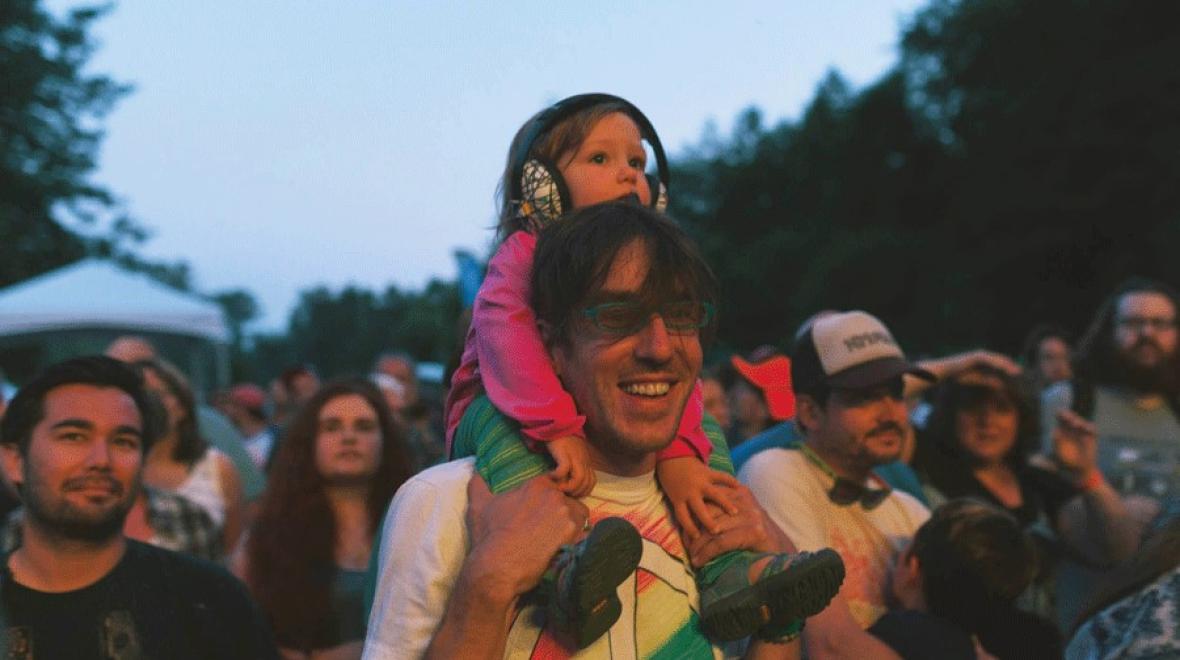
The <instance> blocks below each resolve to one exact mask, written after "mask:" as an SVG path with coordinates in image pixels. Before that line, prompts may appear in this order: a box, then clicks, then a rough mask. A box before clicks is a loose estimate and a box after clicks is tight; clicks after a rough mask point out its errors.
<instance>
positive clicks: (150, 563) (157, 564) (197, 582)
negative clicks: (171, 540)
mask: <svg viewBox="0 0 1180 660" xmlns="http://www.w3.org/2000/svg"><path fill="white" fill-rule="evenodd" d="M127 555H128V560H129V562H130V564H131V567H132V569H133V570H135V571H136V572H142V574H143V577H144V579H151V577H150V575H151V573H150V572H149V571H151V572H158V573H159V574H160V575H162V576H163V577H164V578H165V579H167V580H169V581H175V580H179V581H184V582H187V583H191V584H192V585H194V586H201V585H204V586H218V585H221V584H228V585H240V584H241V582H240V581H239V580H238V579H237V578H236V577H234V576H233V575H231V574H230V572H229V571H227V570H226V569H225V568H224V567H223V566H221V565H220V564H217V563H214V562H212V561H209V560H207V559H202V558H200V557H194V556H193V555H190V554H186V553H183V552H175V551H173V550H167V549H164V548H160V547H157V546H154V545H151V544H148V543H143V542H141V541H136V540H134V539H127ZM149 567H151V568H149ZM152 568H154V570H152Z"/></svg>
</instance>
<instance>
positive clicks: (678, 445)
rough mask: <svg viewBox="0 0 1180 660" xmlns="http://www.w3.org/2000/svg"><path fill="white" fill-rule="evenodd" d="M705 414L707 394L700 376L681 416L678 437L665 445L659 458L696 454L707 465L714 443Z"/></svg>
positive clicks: (665, 458) (677, 431)
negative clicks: (705, 426)
mask: <svg viewBox="0 0 1180 660" xmlns="http://www.w3.org/2000/svg"><path fill="white" fill-rule="evenodd" d="M704 416H705V396H704V394H703V393H702V392H701V381H700V379H699V378H698V379H697V382H696V384H695V385H693V387H692V394H691V395H690V396H689V397H688V403H687V404H686V405H685V406H684V414H683V415H681V416H680V428H678V429H677V430H676V438H675V439H673V440H672V444H670V445H668V446H667V447H664V448H663V450H661V451H660V453H659V454H658V455H657V459H658V460H661V461H663V460H667V459H669V458H680V457H681V456H695V457H697V458H699V459H701V460H702V461H704V462H705V464H706V465H707V464H708V463H709V454H710V453H712V451H713V444H712V443H710V442H709V437H708V436H706V435H705V429H704V427H702V426H701V420H702V419H703V418H704Z"/></svg>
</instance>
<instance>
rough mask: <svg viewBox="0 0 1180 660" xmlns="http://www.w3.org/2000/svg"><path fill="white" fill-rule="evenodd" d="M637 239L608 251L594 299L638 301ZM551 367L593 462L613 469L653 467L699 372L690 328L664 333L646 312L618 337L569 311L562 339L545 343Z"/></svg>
mask: <svg viewBox="0 0 1180 660" xmlns="http://www.w3.org/2000/svg"><path fill="white" fill-rule="evenodd" d="M647 269H648V263H647V254H646V252H645V250H644V246H643V244H642V243H640V242H639V241H635V242H632V243H630V244H628V245H627V246H626V247H624V248H623V249H622V250H620V251H619V252H618V254H617V255H616V256H615V259H614V261H613V263H612V264H611V268H610V272H609V274H608V275H607V277H606V281H605V282H604V283H603V286H602V289H601V290H600V291H599V292H598V294H597V295H596V296H594V302H591V303H590V304H595V302H598V301H602V302H626V301H633V300H636V299H637V298H638V295H639V291H640V289H641V287H642V286H643V282H644V280H645V278H646V276H647ZM550 354H551V357H552V358H553V363H554V368H555V370H556V371H557V374H558V376H559V377H560V378H561V381H562V383H563V384H564V385H565V388H566V390H567V391H569V393H570V395H571V396H572V397H573V399H574V402H575V404H576V405H577V408H578V412H580V413H582V414H583V415H585V416H586V435H587V437H588V438H589V440H590V448H591V452H592V454H593V455H594V456H595V459H596V462H597V463H598V465H599V467H602V468H606V469H608V470H610V471H614V472H616V473H626V472H641V471H646V470H650V469H652V467H654V462H655V454H654V452H656V451H657V450H659V449H662V448H664V447H665V446H667V445H668V443H669V442H671V441H672V438H673V437H674V436H675V434H676V429H677V428H678V426H679V424H680V416H681V414H682V413H683V412H684V406H685V404H686V403H687V402H688V397H689V394H690V393H691V392H692V388H693V384H694V383H695V381H696V377H697V374H698V373H699V372H700V369H701V357H702V356H701V343H700V337H699V335H698V334H697V333H696V332H681V333H671V332H669V331H668V328H667V327H666V326H665V325H664V320H663V318H662V317H661V316H660V315H659V314H655V313H653V314H652V315H651V316H650V318H648V320H647V322H646V324H645V325H644V326H643V327H641V328H640V329H639V330H637V331H635V332H633V333H631V334H627V335H623V336H619V335H615V334H610V333H608V332H606V331H603V330H600V329H598V328H597V327H596V326H595V325H594V324H593V322H591V321H590V319H588V318H585V317H584V316H583V315H582V313H581V309H580V308H579V309H576V310H574V313H573V317H572V320H571V327H570V330H569V336H568V341H563V340H562V339H557V340H556V341H554V342H552V343H551V346H550Z"/></svg>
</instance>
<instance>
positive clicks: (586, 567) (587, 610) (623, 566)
mask: <svg viewBox="0 0 1180 660" xmlns="http://www.w3.org/2000/svg"><path fill="white" fill-rule="evenodd" d="M642 555H643V540H642V539H641V538H640V536H639V532H638V531H636V529H635V527H634V526H633V525H632V524H631V523H629V522H627V521H626V520H623V519H622V518H604V519H603V520H601V521H599V522H598V524H596V525H595V526H594V529H592V530H590V536H589V537H587V539H586V549H585V551H584V552H583V553H582V556H581V557H579V558H578V567H577V573H576V574H575V575H574V576H573V588H574V593H575V595H574V601H575V606H576V607H577V613H578V616H576V618H577V619H578V620H579V621H578V625H577V626H576V629H575V630H574V631H572V632H573V636H574V641H575V642H576V643H577V644H578V648H585V647H587V646H589V645H590V644H591V643H593V642H594V640H596V639H598V638H599V637H601V636H602V635H604V634H605V633H606V631H607V630H610V627H611V626H613V625H614V624H615V622H616V621H618V620H619V615H620V614H621V613H622V611H623V605H622V603H621V602H619V596H618V594H617V593H616V590H617V589H618V587H619V585H620V584H622V583H623V581H624V580H626V579H627V578H628V577H630V576H631V574H632V573H634V572H635V568H636V567H637V566H638V565H639V559H640V557H641V556H642Z"/></svg>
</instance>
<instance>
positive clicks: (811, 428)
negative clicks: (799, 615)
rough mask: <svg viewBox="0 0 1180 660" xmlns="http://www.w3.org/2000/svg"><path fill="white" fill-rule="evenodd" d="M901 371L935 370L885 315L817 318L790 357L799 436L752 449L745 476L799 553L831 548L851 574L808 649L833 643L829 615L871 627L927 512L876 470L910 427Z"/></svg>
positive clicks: (814, 625)
mask: <svg viewBox="0 0 1180 660" xmlns="http://www.w3.org/2000/svg"><path fill="white" fill-rule="evenodd" d="M907 374H912V375H913V376H917V377H919V378H923V379H926V380H932V379H933V378H934V376H933V375H932V374H931V373H930V372H928V371H926V370H924V369H921V368H919V367H917V366H915V365H913V364H911V363H910V362H908V361H907V360H906V358H905V355H904V354H903V353H902V351H901V348H900V347H899V346H898V345H897V342H895V341H894V339H893V336H892V335H891V334H890V332H889V330H888V329H887V328H886V327H885V325H884V324H882V323H881V321H879V320H877V319H876V318H875V317H873V316H871V315H869V314H867V313H865V312H861V311H853V312H844V313H835V314H827V315H824V316H821V317H819V318H817V319H816V320H815V321H814V323H812V324H811V326H810V327H809V328H807V329H806V330H805V331H804V332H803V333H802V334H801V335H800V336H799V337H798V338H797V340H796V343H795V350H794V354H793V355H792V359H791V380H792V383H793V384H794V387H795V423H796V425H797V426H798V429H799V431H800V433H801V435H802V441H801V442H799V443H797V444H794V445H792V446H790V447H787V448H770V449H766V450H764V451H762V452H759V453H757V454H754V455H753V456H751V457H750V458H749V459H748V460H747V461H746V463H745V465H744V466H743V467H742V469H741V471H740V472H739V473H738V478H739V479H740V480H741V481H742V483H744V484H746V485H747V486H749V487H750V490H752V491H753V492H754V496H755V497H756V498H757V499H758V501H759V502H760V503H761V504H762V506H763V507H765V508H766V511H767V513H768V514H769V515H770V517H771V519H772V520H774V522H775V523H776V524H778V526H779V527H781V528H782V529H783V531H784V532H786V533H787V536H788V537H790V539H791V541H793V542H794V543H795V545H796V546H797V547H798V548H799V549H800V550H815V549H818V548H823V547H832V548H834V549H835V550H836V551H837V552H839V553H840V556H841V557H842V558H843V559H844V565H845V566H846V567H847V577H846V578H845V580H844V586H843V587H842V588H841V589H840V595H839V596H837V598H836V599H835V600H833V602H832V605H831V606H830V607H828V609H827V610H825V612H824V613H822V614H820V615H818V616H816V617H814V618H813V619H812V620H811V622H810V623H809V625H808V626H807V628H804V631H803V635H804V640H805V643H806V644H807V646H808V649H809V653H811V654H812V655H813V657H822V655H823V652H824V650H825V649H826V650H830V649H831V647H829V646H827V645H826V643H827V641H828V640H824V639H823V633H824V632H825V631H826V630H828V628H827V627H826V626H824V625H822V624H823V619H824V618H825V617H829V616H831V615H832V614H833V613H842V614H843V616H845V617H846V616H848V613H849V612H851V616H852V618H853V619H855V621H856V623H857V624H859V626H860V627H861V628H868V627H869V626H870V625H872V623H873V622H874V621H875V620H876V619H877V618H879V617H880V616H881V615H882V614H884V613H885V610H886V602H885V592H886V588H887V586H888V584H889V579H888V577H889V568H890V567H891V566H892V565H893V560H894V557H895V556H896V554H897V553H898V552H899V551H901V550H902V549H903V548H904V547H905V545H906V544H907V543H908V542H909V540H910V539H911V538H912V537H913V535H914V532H915V531H916V530H917V529H918V527H919V526H921V525H922V523H923V522H925V521H926V519H927V518H928V517H929V516H930V512H929V511H928V510H927V509H926V507H925V506H923V505H922V504H921V503H920V502H919V501H918V500H917V499H915V498H914V497H912V496H911V495H909V494H906V493H903V492H900V491H897V490H893V489H891V488H890V487H889V486H888V484H886V483H885V481H884V480H882V479H881V478H880V477H878V476H877V475H875V474H874V473H873V472H872V469H873V468H874V467H877V466H880V465H884V464H887V463H891V462H893V461H896V460H897V459H898V458H899V457H900V456H901V453H902V450H903V448H904V446H905V442H906V438H907V436H908V435H909V433H910V427H909V418H908V411H907V408H906V405H905V401H904V399H903V392H904V389H905V383H904V381H903V379H904V378H905V376H906V375H907Z"/></svg>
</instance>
